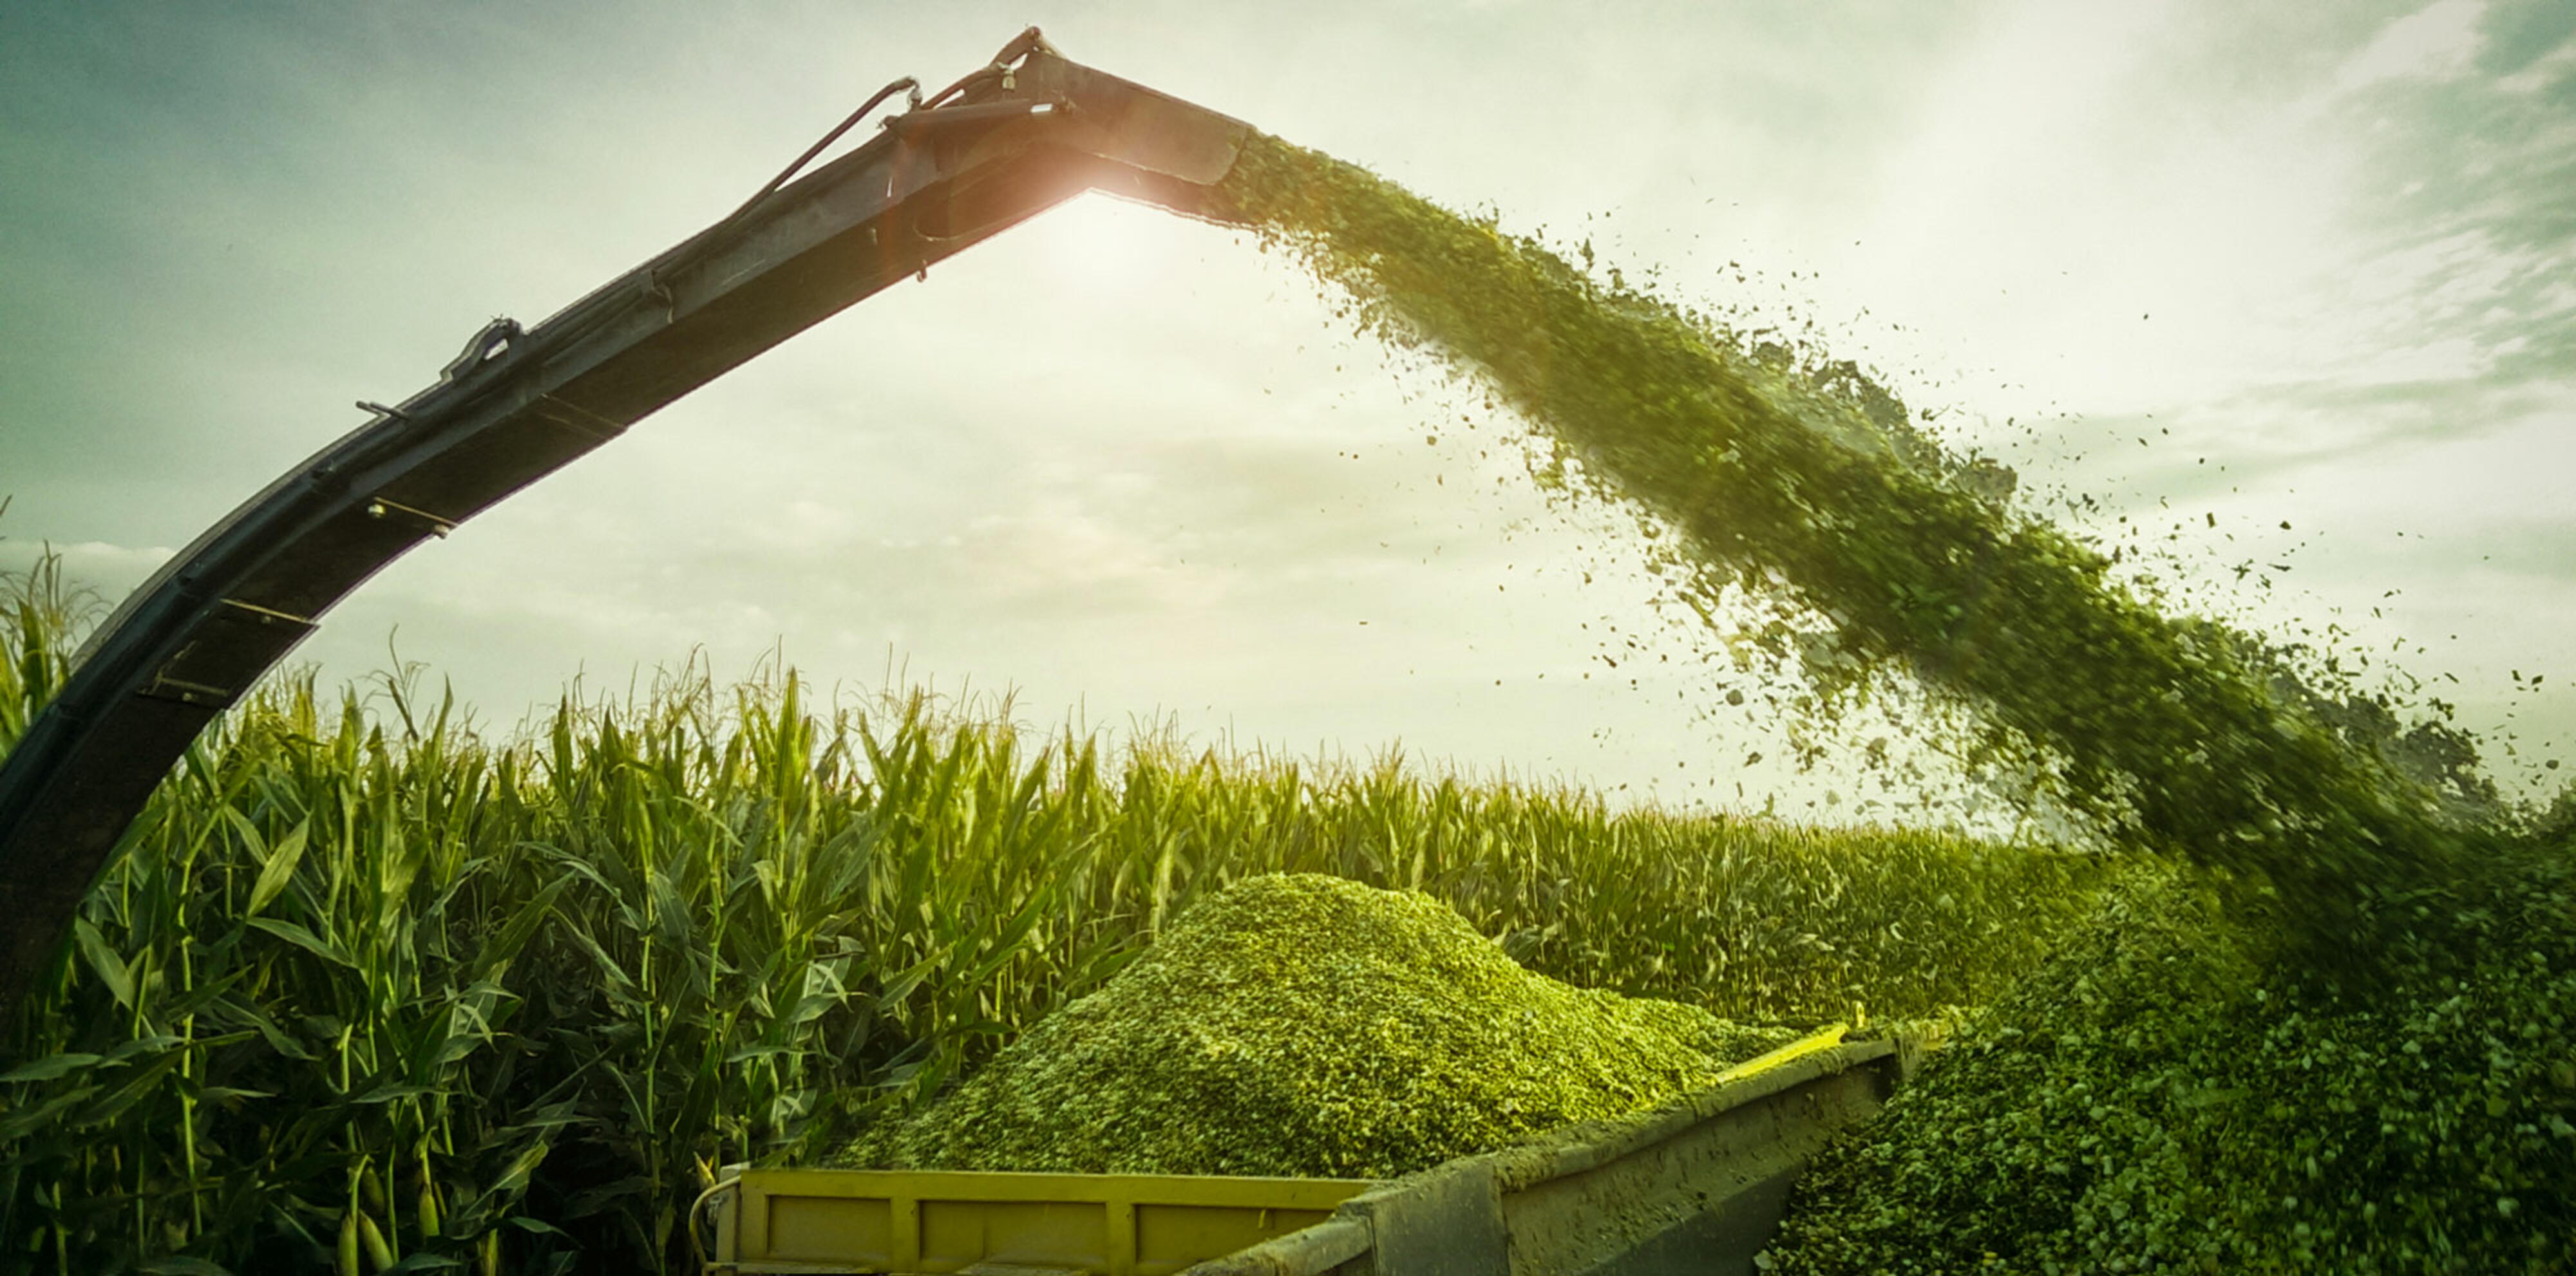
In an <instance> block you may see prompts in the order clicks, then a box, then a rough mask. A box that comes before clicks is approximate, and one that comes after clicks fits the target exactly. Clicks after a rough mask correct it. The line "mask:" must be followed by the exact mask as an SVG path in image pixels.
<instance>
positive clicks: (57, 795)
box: [0, 28, 1249, 1013]
mask: <svg viewBox="0 0 2576 1276" xmlns="http://www.w3.org/2000/svg"><path fill="white" fill-rule="evenodd" d="M1248 132H1249V129H1248V127H1247V126H1246V125H1244V124H1242V123H1241V122H1239V121H1236V120H1232V119H1229V118H1227V117H1225V116H1222V115H1218V114H1216V113H1214V112H1212V111H1208V110H1205V109H1203V108H1200V107H1196V106H1192V105H1190V104H1189V103H1186V102H1182V101H1179V100H1178V99H1175V98H1171V97H1166V96H1164V95H1163V94H1160V93H1156V92H1154V91H1152V90H1150V89H1147V88H1144V87H1142V86H1139V85H1136V84H1131V83H1129V82H1127V81H1125V80H1121V79H1118V78H1117V77H1115V76H1111V75H1106V74H1103V73H1101V72H1099V71H1094V70H1092V69H1090V68H1088V67H1084V66H1081V65H1079V64H1076V63H1073V62H1069V61H1066V60H1065V59H1064V58H1062V57H1060V56H1058V55H1057V54H1056V53H1055V52H1054V50H1053V49H1052V48H1050V47H1049V46H1048V45H1047V44H1046V43H1045V41H1044V40H1043V39H1041V38H1039V37H1038V35H1037V32H1036V31H1035V29H1034V28H1032V29H1031V30H1030V31H1029V32H1028V33H1026V34H1024V35H1023V36H1021V37H1020V38H1019V39H1017V40H1014V41H1013V42H1012V43H1011V44H1010V45H1008V46H1006V47H1005V48H1004V50H1003V52H1002V56H1001V57H999V58H997V59H996V60H995V61H994V63H993V64H992V65H991V66H988V67H986V68H984V69H983V70H981V71H978V72H976V73H974V74H971V75H969V76H967V77H966V78H965V79H963V80H961V81H959V82H958V83H957V84H956V85H953V86H951V87H950V88H949V89H948V90H945V91H943V92H942V93H941V94H939V95H937V96H936V97H935V98H934V99H932V100H931V101H930V102H929V103H927V104H925V105H924V106H923V107H921V108H918V109H915V110H912V111H910V112H908V113H905V114H903V115H899V116H895V117H893V118H891V119H889V120H888V121H887V122H886V127H885V128H884V129H883V131H882V132H881V133H879V135H878V136H876V137H874V138H872V139H870V140H869V141H868V142H866V143H865V144H864V145H861V146H859V147H857V148H855V149H853V150H852V151H850V152H849V153H848V154H845V155H843V156H841V157H840V158H838V159H836V160H833V161H831V162H829V163H827V164H824V165H823V166H821V167H820V168H818V169H816V170H814V171H813V172H811V173H809V174H807V175H805V176H804V177H802V178H800V179H798V180H796V181H794V182H792V183H789V184H786V185H783V186H779V187H778V188H777V189H775V190H772V191H766V192H764V194H763V195H761V196H759V197H757V198H756V199H755V200H754V201H753V202H752V203H750V204H747V205H745V206H744V207H743V208H742V209H741V210H740V211H739V212H737V213H736V214H734V215H733V216H730V217H727V218H726V219H724V220H723V221H721V222H719V223H717V224H716V225H715V226H713V227H710V228H709V229H708V230H706V231H704V232H702V233H700V234H699V235H697V236H693V237H692V238H690V239H689V240H686V241H683V242H682V243H681V244H679V245H677V246H675V247H673V248H672V249H671V250H670V251H668V252H665V253H663V254H661V255H660V256H658V257H656V258H654V259H653V260H652V261H649V262H646V263H645V264H644V265H642V266H639V267H637V268H636V269H634V270H631V271H629V272H627V273H626V274H624V275H622V276H620V277H618V278H617V279H615V280H613V281H611V282H610V283H609V284H607V285H606V286H605V287H602V288H601V289H599V290H598V291H596V292H594V293H592V294H590V295H589V296H587V297H584V298H582V299H581V300H580V301H578V302H575V303H574V304H573V305H571V306H569V307H567V308H565V309H564V310H563V311H562V312H561V313H558V314H556V315H555V316H554V317H552V318H550V319H547V320H546V321H545V322H543V323H540V324H537V325H536V326H534V327H532V328H527V329H525V330H522V329H520V328H519V326H518V325H516V324H514V323H509V322H507V321H496V322H495V323H494V324H493V325H492V326H491V327H488V328H486V329H485V330H484V331H483V332H482V333H479V334H477V336H476V338H475V340H474V341H473V342H472V343H471V344H469V345H468V347H467V349H466V351H465V353H464V354H463V355H461V356H459V358H458V359H457V360H456V361H455V362H454V363H451V364H450V365H448V368H447V370H446V372H445V374H444V375H442V376H441V377H440V379H439V381H438V382H437V383H436V384H434V385H432V386H430V387H429V388H428V389H425V390H422V391H421V392H420V393H418V394H415V395H413V396H411V397H410V398H408V399H406V400H404V401H403V402H401V403H400V404H397V405H394V406H392V407H389V408H377V409H376V411H377V413H378V415H377V417H376V419H375V420H373V421H371V422H370V423H368V424H367V425H365V426H363V427H361V428H359V429H358V430H356V431H354V432H352V433H350V434H349V435H348V436H347V437H344V438H342V439H340V440H339V441H338V442H336V443H333V444H331V445H330V446H329V447H326V448H324V449H322V450H321V451H320V452H318V453H316V454H314V455H313V456H312V457H311V458H310V459H308V460H306V461H305V462H304V463H302V464H300V465H298V466H296V467H295V468H294V469H292V470H290V471H288V472H287V473H286V474H285V475H284V476H283V477H281V478H279V479H278V480H277V481H276V482H274V483H271V484H270V485H269V486H268V488H267V489H266V490H265V491H262V492H261V493H259V494H258V495H257V496H255V497H253V498H251V500H249V501H248V502H246V503H244V504H243V505H242V506H241V507H240V508H239V509H236V510H234V511H233V512H232V513H231V514H230V515H228V516H226V517H225V518H224V519H223V521H221V522H219V523H217V524H216V525H215V526H214V527H213V528H211V529H209V530H208V531H207V532H206V533H205V534H204V535H202V536H200V537H198V538H197V540H196V542H195V543H194V544H191V545H190V546H189V547H188V548H187V549H186V550H185V551H183V552H182V553H180V554H179V555H178V556H177V557H176V558H174V559H172V560H171V561H170V562H169V563H168V564H167V565H166V566H164V567H163V568H162V569H161V570H160V571H159V572H157V573H155V574H154V575H153V577H152V578H151V580H149V581H147V582H145V584H144V585H143V587H142V588H140V589H138V590H136V591H135V592H134V594H133V595H132V596H130V597H129V598H128V599H127V600H126V601H125V603H124V604H123V605H122V606H120V607H119V608H118V609H117V610H116V612H115V614H114V615H112V616H111V617H110V618H109V619H108V622H107V623H106V624H105V625H104V626H102V627H101V629H100V630H99V632H98V633H97V635H96V636H95V637H94V638H93V639H92V640H91V642H90V643H89V644H88V646H87V647H86V648H85V649H84V651H83V653H82V658H81V659H80V661H79V664H78V666H77V668H76V669H75V670H74V671H73V673H72V675H71V678H70V680H69V681H68V683H67V684H66V685H65V686H64V688H63V691H62V693H61V695H60V696H58V697H57V698H56V699H55V701H54V702H53V703H52V705H50V706H49V707H48V708H47V709H46V710H45V712H44V713H43V714H42V715H40V716H39V717H38V719H37V720H36V721H35V722H34V723H33V724H31V725H30V727H29V729H28V731H27V733H26V735H25V736H24V737H23V738H22V739H21V740H20V741H19V743H18V746H17V747H16V748H15V749H14V750H13V751H11V753H10V754H9V756H8V758H7V759H6V761H5V764H0V919H5V920H0V927H5V929H6V939H5V941H4V942H0V1013H6V1011H7V1010H8V1009H9V1008H10V1007H11V1006H13V1005H14V1004H15V1003H16V1000H17V998H18V996H19V995H20V994H21V993H23V992H25V991H26V990H27V989H28V988H29V987H31V986H32V984H33V981H34V980H36V979H37V978H39V977H40V976H41V973H42V972H43V971H44V970H45V969H46V967H47V964H48V963H49V962H50V961H51V960H52V958H53V955H54V953H55V952H56V951H57V950H58V949H59V948H60V943H61V939H62V937H63V935H64V933H65V931H66V930H67V929H68V927H69V925H70V923H71V919H72V916H73V914H74V911H75V910H76V909H77V907H78V906H79V903H80V900H81V898H82V896H83V895H84V894H85V893H86V892H87V891H88V889H89V887H90V885H91V883H93V882H94V881H95V880H96V879H97V878H98V876H99V874H100V872H101V871H102V870H103V869H104V868H105V867H106V865H107V863H108V861H109V859H110V857H111V854H112V852H113V850H114V848H115V846H116V844H117V843H118V841H119V839H120V838H121V837H122V836H123V835H124V833H125V831H126V829H127V828H128V826H129V825H131V824H132V822H133V820H134V817H135V816H136V814H137V813H139V812H140V811H141V810H142V808H143V806H144V803H145V802H146V800H147V799H148V798H149V797H150V795H151V792H152V789H153V787H154V785H156V784H157V783H158V782H159V781H160V780H161V778H162V777H163V776H164V775H166V774H167V773H168V772H169V770H170V767H171V765H172V763H174V762H175V761H177V759H178V758H179V756H180V755H181V754H182V753H183V752H185V750H186V749H187V747H188V745H189V744H190V742H192V741H193V740H195V739H196V737H197V735H198V733H199V732H200V731H201V730H202V729H203V728H204V727H205V726H206V725H207V723H208V722H209V721H210V720H212V718H213V717H214V716H215V715H216V714H217V713H218V712H220V711H221V710H222V709H223V708H224V707H225V706H227V705H230V704H232V703H233V702H234V701H235V700H236V699H237V698H239V697H240V696H241V695H242V694H243V693H244V692H245V691H246V690H248V689H249V688H250V686H251V685H252V684H253V683H254V682H256V681H257V680H258V678H259V677H260V675H261V674H263V673H265V672H266V671H267V670H268V669H269V668H270V667H271V666H273V665H275V664H276V663H277V661H278V660H279V659H281V658H283V657H284V656H285V655H286V653H287V652H289V651H291V650H292V649H293V648H294V647H295V645H296V644H297V643H298V642H301V641H302V640H303V639H304V637H305V636H306V635H308V634H310V633H311V632H313V629H314V627H315V625H316V623H317V621H318V620H319V618H320V617H321V615H322V614H323V613H324V612H325V611H327V610H329V609H330V607H331V606H332V604H334V603H336V602H338V601H339V600H340V599H341V598H342V597H344V596H345V595H347V594H348V593H349V591H350V590H352V589H355V588H356V587H357V586H358V585H359V584H360V583H362V582H364V581H365V580H366V579H367V578H368V577H370V576H372V575H374V574H375V573H376V572H377V571H378V570H380V569H382V568H383V567H384V566H385V565H386V564H387V563H390V562H392V561H393V560H394V559H395V558H398V557H400V556H401V555H402V554H403V553H404V552H405V551H407V550H409V549H411V548H412V547H413V546H415V545H417V544H419V543H420V542H421V541H423V540H425V539H427V538H430V537H432V536H438V535H444V534H445V533H446V532H447V531H448V530H449V529H451V528H453V527H455V526H456V525H458V524H460V523H462V522H464V521H465V520H466V519H469V518H471V517H473V516H474V515H475V514H477V513H480V512H481V511H483V510H484V509H486V508H488V507H490V506H491V505H493V504H494V503H495V502H498V501H500V500H501V499H502V498H504V497H507V496H509V495H510V494H511V493H513V492H516V491H518V490H519V489H520V488H522V487H525V486H527V485H528V484H530V483H533V482H535V481H536V480H537V479H540V478H543V477H544V476H546V475H547V474H550V473H552V472H554V471H555V470H556V469H558V468H560V467H562V466H563V465H565V464H567V463H569V462H570V461H572V460H574V459H575V458H577V457H579V456H581V455H583V454H584V453H587V452H589V451H590V450H591V449H593V448H595V447H598V446H599V445H600V444H602V443H606V442H608V441H609V440H611V439H613V438H616V437H617V436H618V435H619V434H620V433H622V432H623V431H624V430H625V429H626V427H627V426H629V425H631V424H633V423H634V422H635V421H637V420H639V419H641V418H643V417H644V416H646V415H648V414H650V413H652V412H653V411H654V410H655V409H657V408H660V407H662V406H663V405H665V404H668V403H670V402H671V401H672V400H674V399H677V398H679V397H680V396H682V395H684V394H687V393H688V392H689V391H691V390H694V389H696V388H697V387H699V386H701V385H704V384H706V383H707V382H708V381H710V380H713V379H714V378H715V377H717V376H719V375H721V374H722V373H724V372H725V371H727V370H728V369H730V368H732V367H734V366H735V365H737V364H740V363H742V362H744V361H745V360H747V359H750V358H751V357H752V356H754V355H757V354H759V353H760V352H761V351H763V350H767V349H768V348H770V347H771V346H774V345H776V344H778V343H779V342H781V341H784V340H786V339H787V338H788V337H791V336H793V335H795V334H796V333H798V332H800V331H803V330H804V329H805V328H807V327H808V326H810V325H812V324H814V323H816V322H818V321H820V320H822V319H824V318H827V317H829V316H830V315H832V314H834V313H837V312H838V311H840V310H841V309H843V308H845V307H847V306H849V305H851V304H853V303H855V302H857V301H859V300H861V299H863V298H865V297H867V296H869V295H870V294H872V293H875V292H877V291H878V290H880V289H883V288H885V287H886V286H888V285H890V284H892V283H894V282H896V281H898V280H900V279H903V278H904V277H906V276H909V275H913V274H915V273H917V272H919V271H921V270H923V269H925V268H926V267H928V266H929V265H931V264H932V263H934V262H937V261H939V260H941V259H942V258H945V257H948V256H951V255H953V254H955V253H957V252H958V251H960V250H962V249H964V248H966V247H967V246H969V245H971V244H974V243H976V242H977V241H979V240H982V239H984V238H986V237H988V236H990V235H992V234H994V233H995V232H998V231H1000V230H1002V229H1004V228H1006V227H1009V226H1012V225H1014V224H1016V223H1018V222H1020V221H1023V220H1025V219H1027V218H1029V217H1031V216H1033V215H1035V214H1037V213H1039V212H1042V211H1044V210H1046V209H1047V208H1050V207H1052V206H1054V205H1056V204H1058V203H1061V202H1063V201H1064V200H1066V199H1068V198H1071V197H1072V196H1074V195H1076V194H1079V193H1081V192H1083V191H1085V190H1094V189H1097V190H1105V191H1109V192H1112V193H1115V194H1119V195H1124V196H1127V197H1130V198H1135V199H1141V200H1146V201H1150V202H1154V203H1158V204H1161V205H1164V206H1166V207H1168V208H1171V209H1173V210H1175V211H1178V212H1182V213H1187V214H1191V215H1194V216H1203V217H1204V216H1211V215H1213V214H1212V212H1211V209H1210V206H1209V205H1208V203H1207V202H1206V201H1207V197H1208V195H1209V193H1210V188H1211V187H1213V186H1214V185H1215V184H1216V183H1217V182H1219V181H1221V180H1223V178H1224V177H1225V175H1226V172H1227V170H1228V169H1229V168H1230V167H1231V166H1232V165H1233V162H1234V157H1235V153H1236V150H1237V148H1238V146H1239V145H1240V143H1241V141H1242V140H1243V138H1244V137H1245V135H1246V134H1247V133H1248ZM369 406H371V407H372V406H374V405H369Z"/></svg>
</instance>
